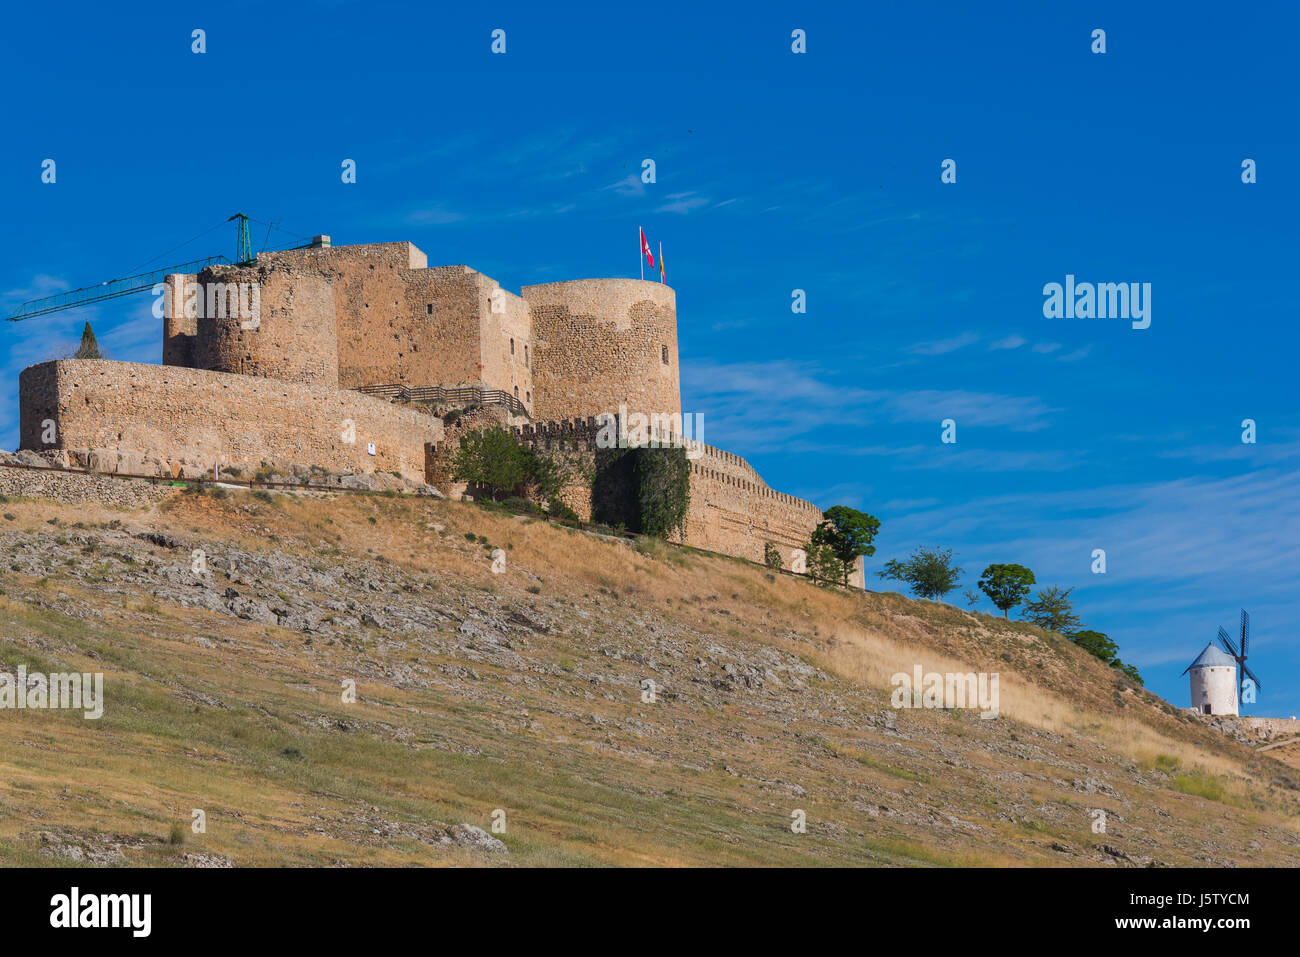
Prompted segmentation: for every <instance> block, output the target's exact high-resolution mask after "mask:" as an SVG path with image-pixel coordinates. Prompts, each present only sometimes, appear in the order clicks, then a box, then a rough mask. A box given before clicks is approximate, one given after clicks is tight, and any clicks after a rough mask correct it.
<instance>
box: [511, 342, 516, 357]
mask: <svg viewBox="0 0 1300 957" xmlns="http://www.w3.org/2000/svg"><path fill="white" fill-rule="evenodd" d="M510 354H511V355H514V354H515V340H513V339H511V340H510Z"/></svg>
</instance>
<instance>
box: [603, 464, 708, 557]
mask: <svg viewBox="0 0 1300 957" xmlns="http://www.w3.org/2000/svg"><path fill="white" fill-rule="evenodd" d="M690 478H691V467H690V462H689V461H688V460H687V458H686V450H685V449H683V448H680V447H670V448H659V449H652V448H614V449H597V450H596V462H595V470H594V475H593V477H592V483H591V517H592V520H593V521H595V522H599V523H601V524H604V525H612V526H614V527H615V528H625V529H627V530H628V531H630V532H636V533H638V534H640V535H652V536H654V537H656V538H667V537H669V536H670V535H672V534H673V533H674V532H680V533H683V534H684V533H685V531H686V512H687V509H688V508H689V507H690V497H691V486H690Z"/></svg>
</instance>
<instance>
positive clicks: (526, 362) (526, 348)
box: [524, 344, 532, 369]
mask: <svg viewBox="0 0 1300 957" xmlns="http://www.w3.org/2000/svg"><path fill="white" fill-rule="evenodd" d="M524 365H526V366H528V367H529V368H530V369H531V368H532V366H531V365H529V359H528V346H527V344H525V345H524Z"/></svg>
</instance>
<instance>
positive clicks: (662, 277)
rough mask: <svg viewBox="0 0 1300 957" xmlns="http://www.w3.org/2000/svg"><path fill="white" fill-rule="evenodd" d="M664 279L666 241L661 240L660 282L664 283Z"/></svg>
mask: <svg viewBox="0 0 1300 957" xmlns="http://www.w3.org/2000/svg"><path fill="white" fill-rule="evenodd" d="M664 279H665V275H664V241H663V240H662V239H661V240H659V281H660V282H661V283H662V282H663V281H664Z"/></svg>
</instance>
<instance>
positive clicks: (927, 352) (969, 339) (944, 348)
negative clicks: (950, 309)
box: [907, 332, 980, 356]
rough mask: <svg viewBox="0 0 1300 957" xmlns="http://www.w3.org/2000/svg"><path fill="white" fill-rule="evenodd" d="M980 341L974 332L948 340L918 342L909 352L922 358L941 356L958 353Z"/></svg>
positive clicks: (910, 347)
mask: <svg viewBox="0 0 1300 957" xmlns="http://www.w3.org/2000/svg"><path fill="white" fill-rule="evenodd" d="M979 339H980V337H979V336H978V335H977V334H975V333H973V332H963V333H962V334H961V335H958V336H952V337H951V338H948V339H936V340H934V341H932V342H918V343H917V344H916V345H913V346H909V347H908V348H907V351H908V352H911V353H915V354H916V355H920V356H939V355H943V354H944V353H947V352H956V351H957V350H958V349H962V348H964V347H966V346H969V345H971V344H973V343H976V342H979Z"/></svg>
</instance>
